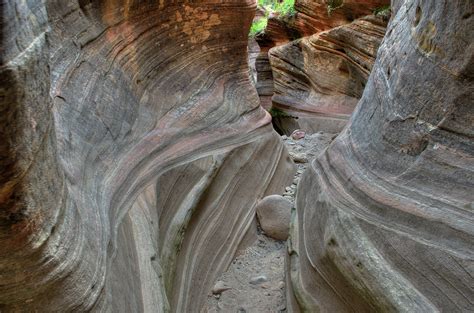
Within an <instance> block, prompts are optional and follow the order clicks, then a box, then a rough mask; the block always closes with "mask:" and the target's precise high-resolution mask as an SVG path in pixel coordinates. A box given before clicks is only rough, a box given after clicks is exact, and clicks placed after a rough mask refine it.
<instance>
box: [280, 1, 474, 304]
mask: <svg viewBox="0 0 474 313" xmlns="http://www.w3.org/2000/svg"><path fill="white" fill-rule="evenodd" d="M392 10H393V14H394V15H393V16H392V20H391V22H390V25H389V28H388V31H387V37H386V38H385V39H384V42H383V44H382V46H381V48H380V50H379V54H378V58H377V61H376V64H375V66H374V69H373V71H372V74H371V76H370V78H369V80H368V83H367V87H366V89H365V91H364V95H363V97H362V99H361V101H360V102H359V104H358V106H357V108H356V110H355V112H354V114H353V116H352V117H351V120H350V124H349V125H348V127H347V128H346V129H345V130H344V131H343V132H342V133H341V134H340V135H339V136H338V137H337V139H336V140H335V141H334V142H333V143H332V144H331V146H330V147H329V148H328V149H327V150H326V151H325V152H324V153H323V154H322V155H320V156H319V157H318V158H317V159H316V160H315V161H314V162H313V163H312V164H311V166H310V167H309V169H308V170H307V171H306V172H305V174H304V175H303V177H302V180H301V181H300V183H299V185H298V186H299V187H298V192H297V199H296V207H297V215H296V217H295V219H294V221H293V224H292V230H291V232H290V238H291V242H290V244H289V251H290V254H289V258H288V267H287V269H288V273H287V274H288V278H289V285H290V286H291V287H292V290H289V291H290V292H289V293H288V295H287V300H288V302H289V308H291V311H293V312H298V311H299V310H301V311H305V312H354V311H355V312H439V311H441V312H469V311H472V308H473V302H472V301H473V300H472V299H474V292H473V288H472V283H473V278H472V277H473V274H474V273H473V269H474V263H473V257H474V255H473V251H474V247H473V243H474V237H473V235H474V234H473V232H474V223H473V222H474V214H473V210H474V208H473V202H474V195H473V193H472V190H474V185H473V182H474V172H473V170H474V169H473V164H474V145H473V143H474V141H473V136H474V129H473V125H474V123H473V121H474V112H473V105H472V103H473V100H474V95H473V92H474V85H473V71H474V69H473V64H472V60H473V49H472V45H473V39H474V38H473V34H472V32H469V31H468V30H470V29H473V26H474V25H473V19H472V2H471V1H468V0H456V1H394V2H393V3H392ZM287 290H288V289H287ZM292 296H294V297H293V298H291V297H292Z"/></svg>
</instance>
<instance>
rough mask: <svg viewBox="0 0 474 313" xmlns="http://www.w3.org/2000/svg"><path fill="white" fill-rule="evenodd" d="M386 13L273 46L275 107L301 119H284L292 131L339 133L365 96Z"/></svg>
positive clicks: (282, 123)
mask: <svg viewBox="0 0 474 313" xmlns="http://www.w3.org/2000/svg"><path fill="white" fill-rule="evenodd" d="M385 27H386V22H385V21H384V20H383V19H382V18H381V17H375V16H367V17H365V18H361V19H358V20H356V21H354V22H352V23H350V24H348V25H344V26H340V27H337V28H333V29H331V30H328V31H326V32H321V33H318V34H316V35H313V36H309V37H304V38H302V39H299V40H295V41H292V42H290V43H288V44H286V45H282V46H277V47H275V48H273V49H271V50H270V52H269V56H270V63H271V67H272V70H273V81H274V95H273V98H272V101H273V107H275V108H278V109H280V110H282V111H284V112H285V113H286V114H288V115H291V116H294V117H298V119H282V120H281V121H279V122H280V123H279V125H280V128H282V129H285V130H286V131H287V132H291V131H293V130H294V129H297V128H302V129H305V130H310V131H311V132H317V131H328V132H339V131H340V130H342V128H343V127H344V126H345V124H346V123H347V120H348V119H349V116H350V114H351V113H352V111H353V110H354V107H355V105H356V104H357V102H358V100H359V99H360V97H361V96H362V92H363V90H364V87H365V84H366V82H367V79H368V77H369V74H370V71H371V70H372V65H373V63H374V61H375V57H376V54H377V50H378V48H379V45H380V43H381V41H382V39H383V37H384V34H385Z"/></svg>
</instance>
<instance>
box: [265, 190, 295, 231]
mask: <svg viewBox="0 0 474 313" xmlns="http://www.w3.org/2000/svg"><path fill="white" fill-rule="evenodd" d="M291 207H292V204H291V202H290V201H289V200H288V199H286V198H284V197H282V196H280V195H271V196H268V197H265V198H263V199H262V200H261V201H260V202H259V203H258V204H257V207H256V210H257V216H258V220H259V221H260V226H261V227H262V229H263V231H264V232H265V234H267V236H269V237H272V238H274V239H277V240H286V239H288V233H289V230H290V219H291Z"/></svg>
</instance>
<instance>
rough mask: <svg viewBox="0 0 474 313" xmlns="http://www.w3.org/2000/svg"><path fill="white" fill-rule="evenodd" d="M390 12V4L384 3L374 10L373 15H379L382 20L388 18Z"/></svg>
mask: <svg viewBox="0 0 474 313" xmlns="http://www.w3.org/2000/svg"><path fill="white" fill-rule="evenodd" d="M390 14H392V11H391V8H390V5H384V6H381V7H379V8H376V9H375V10H374V15H375V16H380V17H382V18H383V19H384V20H388V19H389V18H390Z"/></svg>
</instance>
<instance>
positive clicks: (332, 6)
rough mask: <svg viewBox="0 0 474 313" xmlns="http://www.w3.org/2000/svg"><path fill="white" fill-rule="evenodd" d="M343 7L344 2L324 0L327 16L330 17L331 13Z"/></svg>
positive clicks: (342, 0)
mask: <svg viewBox="0 0 474 313" xmlns="http://www.w3.org/2000/svg"><path fill="white" fill-rule="evenodd" d="M343 5H344V0H326V6H327V9H328V15H329V16H331V13H332V12H333V11H335V10H337V9H339V8H342V6H343Z"/></svg>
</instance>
